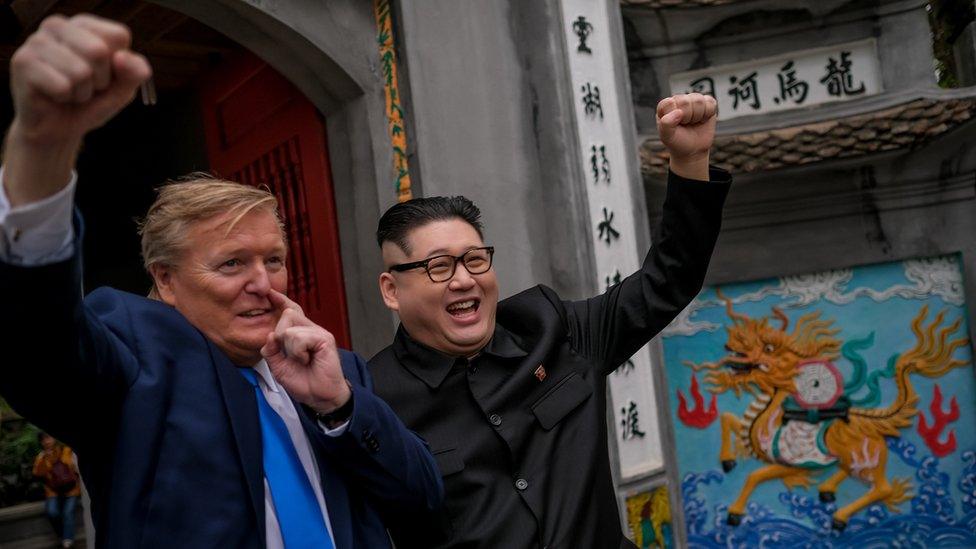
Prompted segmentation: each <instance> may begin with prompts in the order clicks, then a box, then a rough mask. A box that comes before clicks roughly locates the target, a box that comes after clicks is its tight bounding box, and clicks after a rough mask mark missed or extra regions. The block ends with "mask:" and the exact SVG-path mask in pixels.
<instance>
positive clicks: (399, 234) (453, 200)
mask: <svg viewBox="0 0 976 549" xmlns="http://www.w3.org/2000/svg"><path fill="white" fill-rule="evenodd" d="M447 219H460V220H461V221H464V222H466V223H467V224H468V225H471V226H472V227H474V230H476V231H478V236H479V237H481V238H484V235H483V234H482V233H481V229H482V226H481V210H479V209H478V207H477V206H475V205H474V202H471V201H470V200H468V199H467V198H465V197H463V196H430V197H425V198H413V199H411V200H407V201H406V202H401V203H399V204H396V205H394V206H393V207H391V208H390V209H389V210H386V213H384V214H383V217H381V218H380V222H379V225H378V226H377V228H376V243H377V244H379V245H380V246H383V243H384V242H393V243H394V244H396V245H397V246H399V247H400V249H401V250H403V251H404V253H408V254H409V253H410V249H409V246H408V244H407V235H408V234H409V233H410V231H412V230H414V229H416V228H417V227H421V226H423V225H426V224H428V223H431V222H433V221H443V220H447Z"/></svg>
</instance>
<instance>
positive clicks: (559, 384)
mask: <svg viewBox="0 0 976 549" xmlns="http://www.w3.org/2000/svg"><path fill="white" fill-rule="evenodd" d="M710 177H711V179H712V181H711V182H708V183H705V182H701V181H689V180H685V179H683V178H681V177H678V176H676V175H674V174H671V175H670V177H669V182H668V191H667V197H666V199H665V203H664V215H663V218H662V220H661V223H660V225H659V226H658V227H657V228H656V230H655V233H654V235H653V242H654V245H653V246H652V248H651V250H650V252H649V253H648V254H647V257H646V258H645V260H644V264H643V266H642V267H641V269H640V271H638V272H636V273H634V274H632V275H631V276H629V277H627V278H626V279H624V280H623V281H622V282H621V283H620V284H617V285H616V286H614V287H612V288H611V289H610V290H608V291H607V292H606V293H604V294H602V295H599V296H596V297H593V298H590V299H586V300H582V301H564V300H562V299H560V298H559V296H558V295H556V293H555V292H554V291H553V290H551V289H550V288H547V287H545V286H536V287H534V288H531V289H529V290H526V291H524V292H522V293H519V294H517V295H515V296H513V297H510V298H508V299H505V300H503V301H501V302H499V304H498V315H497V325H496V329H495V335H494V337H493V339H492V340H491V342H490V343H489V344H488V346H487V347H486V348H485V349H484V350H483V351H482V352H481V353H480V354H479V355H478V356H476V357H475V358H473V359H471V360H470V361H468V360H466V359H455V358H452V357H449V356H446V355H443V354H441V353H439V352H437V351H435V350H433V349H430V348H428V347H425V346H424V345H422V344H420V343H419V342H417V341H415V340H413V339H412V338H411V337H410V335H409V334H407V332H406V331H405V330H404V329H403V327H402V326H401V327H400V329H399V331H398V332H397V334H396V338H395V340H394V342H393V344H392V345H390V346H389V347H387V348H386V349H384V350H383V351H381V352H380V353H379V354H378V355H376V356H375V357H373V359H372V360H371V361H370V369H371V372H372V374H373V377H374V380H375V390H376V393H377V394H378V395H379V396H380V397H381V398H383V399H384V400H386V402H387V403H389V404H390V406H391V407H393V409H394V410H395V411H396V412H397V414H398V415H399V416H400V417H401V418H402V419H403V421H404V423H406V425H407V426H408V427H410V428H411V429H413V430H415V431H417V432H419V433H420V434H421V435H422V436H423V437H424V438H425V439H426V440H427V441H428V442H429V443H430V445H431V449H432V451H433V453H434V457H435V458H436V460H437V463H438V465H439V467H440V470H441V474H442V475H443V478H444V485H445V491H446V500H445V507H444V509H443V511H442V512H441V513H438V514H436V515H434V516H430V515H424V514H423V513H420V512H418V513H417V514H415V515H403V516H401V520H400V521H399V523H398V524H394V525H393V526H392V530H393V537H394V541H395V542H396V546H397V548H398V549H407V548H413V547H425V548H426V547H454V548H464V547H485V548H489V547H490V548H495V547H498V548H505V549H519V548H528V547H548V548H550V549H555V548H559V549H564V548H565V549H570V548H573V549H575V548H586V549H591V548H613V549H616V548H618V547H633V544H632V543H631V542H630V541H629V540H627V539H626V538H625V537H624V536H623V534H622V532H621V527H620V518H619V514H618V511H617V500H616V497H615V493H614V488H613V483H612V480H611V476H610V462H609V457H608V454H607V420H606V409H607V407H606V405H607V403H606V397H605V395H606V376H607V375H608V374H609V373H611V372H612V371H613V370H614V369H615V368H616V367H617V366H618V365H620V364H621V363H623V362H624V361H626V360H627V359H628V358H630V356H632V355H633V354H634V353H635V352H636V351H637V350H638V349H640V347H642V346H643V345H644V344H645V343H647V342H648V341H649V340H650V339H651V338H652V337H653V336H654V335H655V334H657V333H658V332H659V331H660V330H661V329H662V328H664V327H665V326H666V325H667V324H668V323H669V322H670V321H671V320H672V319H673V318H674V317H675V316H676V315H677V314H678V313H679V312H680V311H681V310H682V309H683V308H684V307H685V306H686V305H687V304H688V302H689V301H691V299H692V298H694V296H695V295H696V294H697V293H698V292H699V290H700V289H701V286H702V282H703V280H704V277H705V271H706V269H707V267H708V261H709V257H710V256H711V253H712V248H713V247H714V245H715V240H716V238H717V236H718V232H719V226H720V222H721V214H722V205H723V203H724V201H725V196H726V194H727V193H728V190H729V184H730V183H731V177H730V176H729V174H728V173H726V172H723V171H721V170H714V169H713V170H712V172H711V175H710ZM540 366H542V369H540ZM542 370H544V371H545V373H544V375H542Z"/></svg>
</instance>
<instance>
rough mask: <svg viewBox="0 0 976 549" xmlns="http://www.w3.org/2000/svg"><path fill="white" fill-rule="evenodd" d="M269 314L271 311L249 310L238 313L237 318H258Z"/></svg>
mask: <svg viewBox="0 0 976 549" xmlns="http://www.w3.org/2000/svg"><path fill="white" fill-rule="evenodd" d="M270 312H271V309H251V310H249V311H244V312H243V313H238V314H237V316H242V317H244V318H258V317H261V316H264V315H266V314H268V313H270Z"/></svg>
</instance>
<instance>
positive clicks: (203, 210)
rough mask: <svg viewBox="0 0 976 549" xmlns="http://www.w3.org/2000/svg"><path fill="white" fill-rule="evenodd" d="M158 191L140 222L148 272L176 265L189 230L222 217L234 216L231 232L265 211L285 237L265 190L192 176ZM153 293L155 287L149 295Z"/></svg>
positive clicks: (229, 226)
mask: <svg viewBox="0 0 976 549" xmlns="http://www.w3.org/2000/svg"><path fill="white" fill-rule="evenodd" d="M156 192H157V197H156V201H155V202H153V204H152V206H150V207H149V211H148V212H147V213H146V217H145V218H143V219H142V220H141V221H139V235H140V236H141V237H142V263H143V266H144V267H145V268H146V270H147V271H150V268H151V267H152V266H153V265H171V266H175V265H176V264H177V260H178V259H179V257H180V254H182V253H183V251H185V249H186V236H187V232H188V231H189V229H190V227H191V226H192V225H193V224H194V223H198V222H200V221H204V220H207V219H211V218H214V217H217V216H219V215H225V214H230V215H231V216H232V217H231V219H230V221H229V222H228V223H227V228H226V229H225V233H229V232H230V231H231V230H233V228H234V226H236V225H237V223H238V222H239V221H240V220H241V218H243V217H244V216H245V215H247V214H248V213H249V212H251V211H252V210H254V209H256V208H263V209H266V210H267V211H268V212H270V213H271V214H273V215H274V217H275V221H276V222H277V224H278V229H279V230H280V231H281V237H282V239H284V238H285V231H284V224H283V223H282V221H281V216H280V215H279V213H278V201H277V199H275V196H274V195H273V194H271V192H270V191H269V190H267V189H266V188H257V187H252V186H250V185H244V184H242V183H236V182H234V181H226V180H223V179H217V178H215V177H213V176H211V175H209V174H205V173H192V174H189V175H187V176H185V177H183V178H180V179H177V180H174V181H170V182H168V183H166V184H165V185H163V186H162V187H160V188H158V189H157V190H156ZM150 274H152V272H151V271H150ZM154 294H156V288H155V284H154V285H153V290H152V292H150V296H151V297H152V296H153V295H154Z"/></svg>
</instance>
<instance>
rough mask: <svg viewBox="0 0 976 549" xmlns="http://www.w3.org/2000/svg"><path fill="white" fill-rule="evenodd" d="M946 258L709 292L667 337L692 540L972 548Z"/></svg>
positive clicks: (973, 489) (964, 394)
mask: <svg viewBox="0 0 976 549" xmlns="http://www.w3.org/2000/svg"><path fill="white" fill-rule="evenodd" d="M968 335H969V329H968V326H967V322H966V310H965V303H964V296H963V284H962V274H961V271H960V267H959V262H958V258H957V257H955V256H947V257H938V258H928V259H919V260H909V261H903V262H897V263H889V264H883V265H872V266H865V267H858V268H853V269H845V270H838V271H830V272H824V273H817V274H812V275H805V276H793V277H784V278H781V279H774V280H765V281H758V282H750V283H742V284H734V285H727V286H722V287H719V288H708V289H706V290H704V291H703V292H702V293H701V294H700V295H699V296H698V298H697V299H696V300H695V302H694V303H693V304H692V305H691V306H689V308H688V309H687V310H686V311H685V312H684V313H683V314H682V315H681V317H680V318H678V319H677V320H676V321H675V322H674V323H672V325H671V326H669V328H668V330H667V331H666V332H665V334H664V356H665V368H666V373H667V378H668V387H669V391H670V392H671V393H670V394H671V404H672V406H671V410H670V411H669V412H670V418H671V421H672V424H673V426H674V432H675V438H676V452H677V458H678V459H677V463H678V468H679V475H680V477H679V478H680V479H681V487H680V489H681V499H682V507H683V509H682V511H683V513H684V522H685V525H686V528H687V539H688V543H689V545H690V546H693V547H720V546H721V547H760V546H762V547H777V546H791V547H858V548H865V547H882V546H883V547H893V546H900V547H974V546H976V381H974V375H973V372H974V370H973V364H972V354H971V346H970V342H969V339H968Z"/></svg>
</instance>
